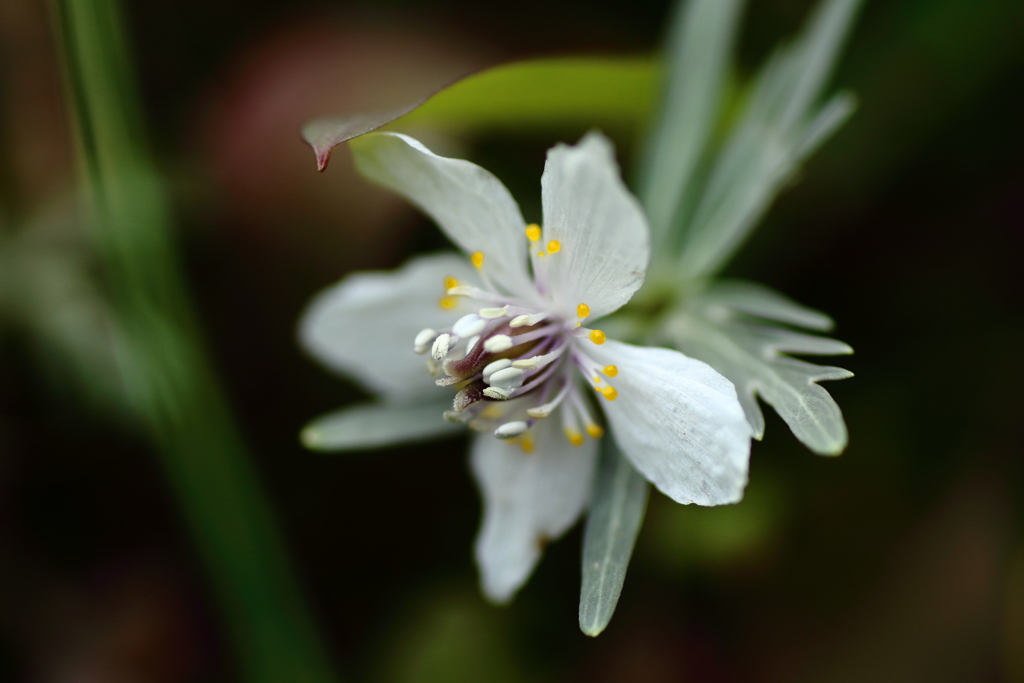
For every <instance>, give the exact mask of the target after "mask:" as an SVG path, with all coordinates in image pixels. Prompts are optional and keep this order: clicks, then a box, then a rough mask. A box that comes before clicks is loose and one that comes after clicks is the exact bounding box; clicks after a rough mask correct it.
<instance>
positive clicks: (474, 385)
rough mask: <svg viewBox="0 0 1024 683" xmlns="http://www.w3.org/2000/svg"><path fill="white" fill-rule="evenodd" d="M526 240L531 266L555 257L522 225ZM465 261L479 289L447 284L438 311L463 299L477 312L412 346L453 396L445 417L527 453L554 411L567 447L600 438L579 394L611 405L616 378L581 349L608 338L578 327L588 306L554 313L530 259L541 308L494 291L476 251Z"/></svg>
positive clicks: (556, 247) (555, 249)
mask: <svg viewBox="0 0 1024 683" xmlns="http://www.w3.org/2000/svg"><path fill="white" fill-rule="evenodd" d="M526 236H527V238H528V239H529V240H530V242H531V253H532V254H536V255H537V256H536V258H537V259H539V258H540V257H542V256H545V255H547V256H548V257H553V256H555V255H556V254H558V253H559V252H560V251H561V244H559V242H557V241H556V240H551V241H549V242H548V243H547V246H546V251H537V246H539V243H540V241H541V230H540V227H539V226H536V225H530V226H528V227H527V228H526ZM470 260H471V261H472V262H473V265H474V266H476V268H477V270H478V271H479V272H480V275H481V279H482V281H483V283H484V286H483V287H473V286H468V285H463V284H460V283H459V282H458V280H456V279H455V278H453V277H448V278H446V279H445V282H444V286H445V295H444V297H443V298H442V299H441V300H440V302H439V303H440V306H441V308H443V309H454V308H455V307H456V306H457V305H458V304H459V303H461V302H460V299H463V300H465V301H467V302H472V303H473V304H475V305H482V307H481V308H479V309H477V311H476V312H475V313H469V314H467V315H463V316H462V317H461V318H459V319H458V320H457V321H456V322H455V324H454V325H452V326H451V327H450V328H448V329H445V330H440V331H437V330H433V329H425V330H423V331H421V332H420V333H419V334H418V335H416V339H415V341H414V350H415V351H416V353H419V354H428V352H429V357H428V360H427V367H428V369H429V370H430V372H431V374H433V375H435V376H437V375H441V377H440V378H439V379H437V380H436V383H437V384H438V385H439V386H450V387H453V388H454V389H456V395H455V398H454V401H453V405H452V410H450V411H447V412H446V413H445V418H446V419H448V420H451V421H453V422H464V423H467V424H468V425H469V426H470V427H471V428H473V429H476V430H479V431H493V432H494V435H495V436H496V437H498V438H500V439H509V440H516V441H517V442H518V443H519V444H520V446H522V448H523V449H524V450H525V451H527V452H530V451H532V450H533V439H532V437H531V436H530V429H531V428H532V427H533V425H534V424H535V423H536V422H537V420H542V419H545V418H547V417H549V416H550V415H552V413H554V412H556V411H557V412H558V413H559V415H560V417H561V421H562V426H563V431H564V432H565V435H566V438H567V439H568V440H569V442H570V443H571V444H573V445H575V446H578V445H581V444H582V443H583V441H584V437H583V434H584V433H586V434H587V435H589V436H590V437H591V438H598V437H600V436H601V435H602V434H603V433H604V430H603V429H602V428H601V427H600V426H599V425H598V424H597V422H595V421H594V419H593V418H592V417H591V412H590V410H589V409H588V405H587V404H588V403H589V399H587V398H586V396H585V394H584V392H583V391H581V388H582V387H584V386H585V385H586V384H589V385H590V386H591V387H593V389H595V390H596V391H597V393H599V394H600V395H602V396H603V397H604V398H606V399H607V400H609V401H614V400H615V398H616V397H617V396H618V392H617V391H616V389H615V388H614V387H613V386H611V385H610V384H609V383H608V381H607V380H608V379H609V378H612V377H615V376H616V375H617V374H618V368H616V367H615V366H614V365H607V366H604V367H601V366H600V365H599V364H598V363H597V362H595V361H594V360H593V359H591V358H590V357H589V356H588V355H587V353H586V349H585V345H586V344H588V343H593V344H598V345H600V344H603V343H604V342H605V339H606V337H605V334H604V332H602V331H601V330H594V329H588V328H586V327H583V326H582V322H583V320H584V319H586V318H587V317H588V316H589V315H590V307H589V306H588V305H587V304H586V303H582V302H581V303H580V304H579V305H578V306H577V307H576V311H575V313H576V315H575V316H571V315H565V314H562V313H559V312H558V311H557V310H555V306H554V305H553V304H551V302H550V299H549V298H548V297H547V296H546V291H545V290H546V285H545V282H544V273H545V272H546V268H544V267H538V261H537V260H535V259H531V260H533V265H534V286H535V288H536V292H533V293H531V294H533V295H534V296H530V297H528V300H529V301H531V302H534V301H542V302H547V303H546V304H541V305H540V306H538V305H537V304H535V303H526V300H520V299H518V298H516V297H513V296H509V295H506V294H502V293H500V292H498V291H497V290H496V288H495V287H494V286H493V285H492V284H491V283H490V280H489V278H488V277H487V274H486V272H485V271H484V263H485V258H484V254H483V253H482V252H476V253H474V254H473V255H472V256H471V258H470Z"/></svg>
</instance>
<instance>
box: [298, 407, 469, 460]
mask: <svg viewBox="0 0 1024 683" xmlns="http://www.w3.org/2000/svg"><path fill="white" fill-rule="evenodd" d="M437 398H438V397H435V398H434V399H433V400H430V401H426V402H422V403H410V404H387V403H361V404H359V405H355V406H351V407H348V408H343V409H341V410H336V411H334V412H332V413H327V414H326V415H321V416H320V417H318V418H316V419H315V420H313V421H312V422H310V423H309V424H308V425H307V426H306V427H305V429H303V430H302V435H301V438H302V445H304V446H305V447H306V448H311V449H313V450H316V451H353V450H365V449H368V448H384V447H386V446H394V445H397V444H403V443H412V442H416V441H423V440H426V439H431V438H440V437H443V436H448V435H451V434H458V433H459V432H461V431H462V430H463V429H464V428H463V426H462V425H459V424H453V423H451V422H448V421H447V420H445V419H444V417H443V415H444V411H446V410H449V409H450V408H451V407H452V402H451V399H450V398H449V397H448V396H441V397H440V398H441V399H443V400H440V401H438V400H437Z"/></svg>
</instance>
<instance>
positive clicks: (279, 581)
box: [52, 0, 334, 683]
mask: <svg viewBox="0 0 1024 683" xmlns="http://www.w3.org/2000/svg"><path fill="white" fill-rule="evenodd" d="M52 6H53V10H54V14H55V17H56V19H57V27H58V30H59V32H60V37H61V44H62V45H63V50H64V61H65V66H66V78H67V83H68V90H69V98H70V101H71V105H72V108H73V110H74V119H75V122H76V127H77V133H78V138H79V141H80V157H81V162H82V166H83V173H84V178H85V182H86V185H87V188H88V192H89V197H90V200H91V204H92V210H93V214H94V216H93V218H94V221H95V226H96V239H97V241H98V244H99V247H100V251H101V253H102V254H103V258H104V261H105V263H104V265H105V267H106V273H107V276H108V279H109V281H108V284H109V286H110V293H111V296H112V299H113V303H114V307H115V311H116V317H117V324H118V325H119V327H120V328H121V332H122V335H121V338H122V339H123V344H122V348H120V349H118V351H119V357H120V359H121V370H122V373H123V378H124V381H125V382H126V384H127V388H128V391H129V395H130V397H131V400H132V403H133V406H134V408H135V410H136V411H137V412H138V415H139V417H140V419H141V422H142V424H143V425H144V427H145V429H146V431H147V433H148V436H149V438H150V440H151V442H152V446H153V449H154V450H155V451H156V452H157V453H158V454H159V455H160V457H161V459H162V462H163V465H164V468H165V470H166V473H167V476H168V479H169V480H170V484H171V488H172V490H173V491H174V493H175V494H176V495H177V497H178V499H179V501H180V504H181V507H182V510H183V512H184V515H185V517H186V519H187V522H188V524H189V526H190V528H191V531H192V533H193V535H194V536H195V540H196V543H197V545H198V547H199V552H200V555H201V556H202V558H203V559H204V560H205V562H206V566H207V570H208V572H209V575H210V578H211V582H212V584H213V587H214V589H215V592H216V595H217V597H218V598H219V601H220V608H221V610H222V615H223V620H224V624H225V626H226V627H227V629H228V631H229V633H230V638H231V640H232V643H233V646H234V650H235V655H236V657H237V659H238V663H239V666H240V668H241V670H242V674H243V677H244V679H245V680H247V681H253V682H258V683H263V682H265V683H280V682H281V681H295V682H301V683H328V682H330V681H333V680H334V676H333V674H332V671H331V666H330V664H329V662H328V660H327V658H326V656H325V654H324V652H323V650H322V648H321V645H320V643H319V641H318V638H317V635H316V632H315V629H314V627H313V624H312V621H311V619H310V616H309V614H308V613H307V611H306V608H305V606H304V604H303V602H302V599H301V596H300V592H299V590H298V587H297V585H296V581H295V579H294V577H293V575H292V569H291V567H290V564H289V561H288V560H287V556H286V552H285V546H284V543H283V541H282V538H281V535H280V531H279V529H278V527H277V523H276V521H275V519H274V516H273V514H272V512H271V509H270V506H269V504H268V501H267V500H266V498H265V496H264V494H263V492H262V490H261V487H260V485H259V482H258V481H257V478H256V474H255V472H254V470H253V468H252V465H251V464H250V462H249V459H248V456H247V453H246V448H245V446H244V444H243V442H242V438H241V435H240V434H239V433H238V431H237V428H236V427H235V426H234V424H233V421H232V418H231V416H230V414H229V410H228V408H227V405H226V403H225V400H224V398H223V395H222V392H221V389H220V388H219V386H218V382H217V379H216V377H215V375H214V372H213V369H212V367H211V365H210V362H209V360H208V358H207V355H206V352H205V350H204V348H203V344H202V341H201V338H200V334H199V330H198V326H197V324H196V320H195V315H194V313H193V312H192V308H191V304H190V301H189V295H188V293H187V290H186V286H185V283H184V281H183V278H182V275H181V269H180V267H179V263H178V260H179V259H178V255H177V252H176V249H175V245H174V241H173V236H172V232H171V219H170V207H169V205H168V200H167V197H166V193H165V191H164V187H163V183H162V181H161V178H160V176H159V175H158V173H157V171H156V169H155V167H154V165H153V163H152V161H151V160H150V157H149V154H148V152H147V150H146V144H145V136H144V133H143V125H142V116H141V112H140V106H139V102H138V97H137V95H136V92H135V88H134V83H133V74H132V71H131V60H130V57H129V51H128V50H127V47H126V42H125V40H124V36H123V32H122V28H121V22H120V18H119V14H118V7H117V4H116V0H53V2H52Z"/></svg>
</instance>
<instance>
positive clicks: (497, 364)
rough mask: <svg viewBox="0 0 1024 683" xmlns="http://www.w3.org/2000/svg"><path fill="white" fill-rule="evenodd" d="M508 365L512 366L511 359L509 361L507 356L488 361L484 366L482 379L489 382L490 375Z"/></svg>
mask: <svg viewBox="0 0 1024 683" xmlns="http://www.w3.org/2000/svg"><path fill="white" fill-rule="evenodd" d="M510 367H512V361H510V360H509V359H508V358H501V359H499V360H496V361H494V362H493V363H489V364H488V365H487V366H486V367H484V381H485V382H487V383H488V384H489V383H490V380H491V375H493V374H494V373H496V372H498V371H499V370H504V369H505V368H510Z"/></svg>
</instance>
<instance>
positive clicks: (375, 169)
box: [349, 133, 533, 296]
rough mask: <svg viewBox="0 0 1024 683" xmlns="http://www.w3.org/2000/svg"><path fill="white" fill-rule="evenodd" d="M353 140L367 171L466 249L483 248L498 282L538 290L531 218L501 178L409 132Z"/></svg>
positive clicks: (515, 290)
mask: <svg viewBox="0 0 1024 683" xmlns="http://www.w3.org/2000/svg"><path fill="white" fill-rule="evenodd" d="M349 146H350V147H351V148H352V155H353V159H354V161H355V164H356V168H357V169H358V170H359V172H360V173H362V174H363V176H365V177H366V178H367V179H369V180H372V181H373V182H375V183H377V184H379V185H382V186H384V187H386V188H388V189H389V190H393V191H394V192H397V193H398V194H400V195H402V196H403V197H405V198H406V199H408V200H409V201H410V202H412V203H413V204H415V205H416V206H418V207H419V208H420V209H422V210H423V211H424V212H425V213H426V214H427V215H429V216H430V217H431V218H433V219H434V221H435V222H436V223H437V224H438V225H439V226H440V227H441V229H442V230H444V232H445V233H446V234H447V235H448V237H450V238H451V239H452V241H453V242H455V243H456V244H458V245H459V246H460V247H462V248H463V249H465V250H466V252H467V253H469V254H475V253H477V252H479V253H482V254H483V256H484V261H483V268H484V269H486V271H487V273H488V274H489V275H490V277H491V278H492V279H493V281H494V282H496V283H498V284H499V285H501V286H503V287H505V289H507V290H508V292H509V293H512V294H516V295H519V296H522V295H524V294H525V293H527V292H532V291H533V285H532V283H531V280H530V276H529V273H528V272H527V270H526V245H527V240H526V236H525V234H524V230H525V229H526V223H525V221H523V216H522V214H521V213H520V212H519V206H518V205H517V204H516V202H515V200H514V199H513V198H512V195H511V194H509V191H508V190H507V189H506V188H505V186H504V185H502V184H501V181H500V180H498V179H497V178H495V177H494V176H493V175H491V174H490V173H489V172H488V171H486V170H484V169H482V168H480V167H479V166H477V165H476V164H473V163H470V162H468V161H464V160H462V159H447V158H445V157H441V156H438V155H436V154H434V153H433V152H431V151H430V150H429V149H427V148H426V147H424V146H423V144H422V143H420V142H419V141H418V140H415V139H413V138H411V137H408V136H407V135H400V134H398V133H372V134H369V135H364V136H363V137H361V138H357V139H355V140H352V141H351V142H349Z"/></svg>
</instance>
